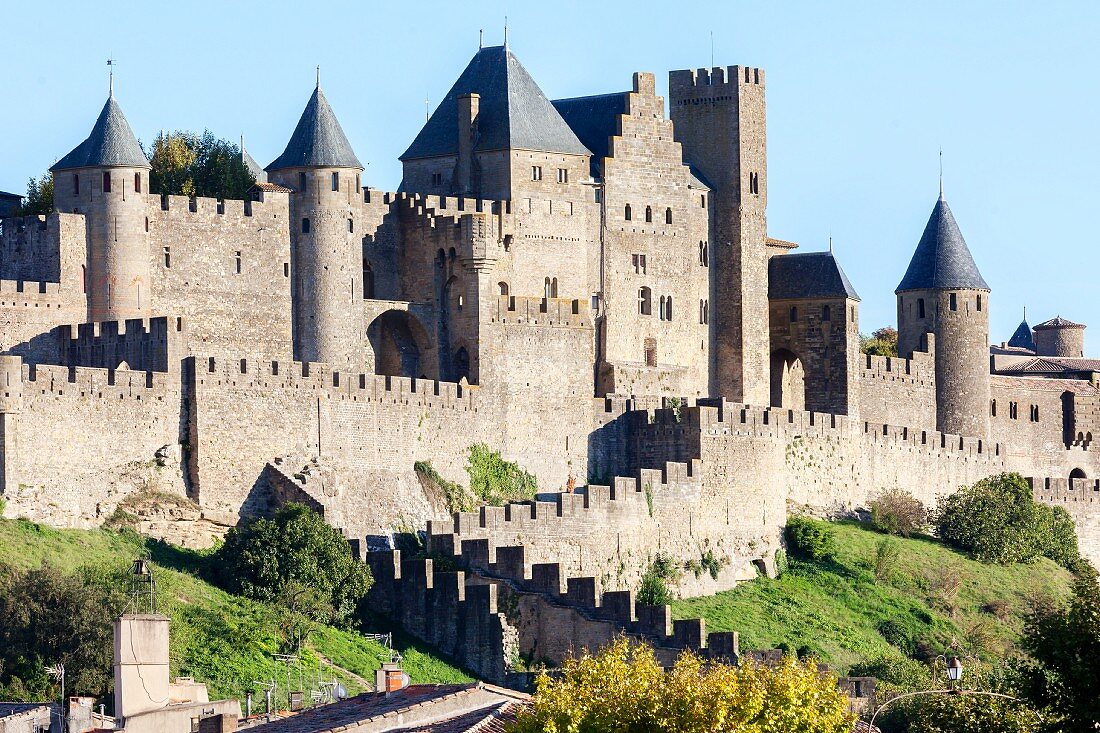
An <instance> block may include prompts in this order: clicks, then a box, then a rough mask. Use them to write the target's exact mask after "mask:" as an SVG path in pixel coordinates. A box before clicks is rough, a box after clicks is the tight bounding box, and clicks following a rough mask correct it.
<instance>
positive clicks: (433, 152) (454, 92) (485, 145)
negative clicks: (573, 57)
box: [401, 46, 589, 160]
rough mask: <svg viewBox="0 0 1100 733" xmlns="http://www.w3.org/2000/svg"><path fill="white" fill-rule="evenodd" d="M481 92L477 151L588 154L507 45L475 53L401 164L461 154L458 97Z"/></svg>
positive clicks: (406, 152)
mask: <svg viewBox="0 0 1100 733" xmlns="http://www.w3.org/2000/svg"><path fill="white" fill-rule="evenodd" d="M473 93H477V94H479V95H480V96H481V99H480V100H479V103H478V137H477V141H476V142H475V143H474V150H506V149H518V150H539V151H543V152H549V153H570V154H574V155H588V154H589V150H588V149H587V148H586V147H585V146H584V145H583V144H582V143H581V141H580V140H578V139H577V136H576V134H574V132H573V130H571V129H570V127H569V125H567V124H566V123H565V120H563V119H562V118H561V115H560V114H558V112H557V110H555V109H554V105H552V104H551V103H550V100H549V99H547V98H546V95H545V94H543V93H542V90H541V89H539V86H538V84H536V83H535V80H534V79H532V78H531V75H530V74H528V73H527V69H525V68H523V64H521V63H520V62H519V59H517V58H516V56H515V54H513V53H512V52H511V51H510V50H509V49H508V48H507V47H506V46H491V47H487V48H483V49H481V50H479V51H478V52H477V54H476V55H475V56H474V58H473V59H472V60H471V61H470V63H469V65H468V66H467V67H466V69H465V71H463V72H462V74H461V75H460V76H459V77H458V80H457V81H456V82H455V83H454V86H452V87H451V90H450V91H449V92H447V96H446V97H445V98H444V99H443V101H442V102H440V103H439V106H438V107H437V108H436V110H435V113H434V114H432V116H431V118H430V119H429V120H428V122H427V123H426V124H425V125H424V127H423V128H422V129H421V130H420V134H419V135H417V136H416V139H415V140H413V142H412V145H410V146H409V149H408V150H406V151H405V153H404V154H403V155H402V156H401V160H413V159H416V158H432V157H436V156H441V155H457V154H458V98H459V97H460V96H462V95H463V94H473Z"/></svg>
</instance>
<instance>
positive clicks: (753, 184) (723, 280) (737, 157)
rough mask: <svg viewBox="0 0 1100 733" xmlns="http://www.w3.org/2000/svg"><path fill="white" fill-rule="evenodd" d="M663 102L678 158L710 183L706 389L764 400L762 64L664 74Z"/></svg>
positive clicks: (765, 226)
mask: <svg viewBox="0 0 1100 733" xmlns="http://www.w3.org/2000/svg"><path fill="white" fill-rule="evenodd" d="M669 98H670V101H669V106H670V111H671V117H672V122H673V125H674V131H675V136H676V140H677V141H679V143H680V144H681V145H682V146H683V150H684V159H685V161H686V162H687V163H688V164H689V165H691V166H692V167H694V168H695V169H696V170H698V171H699V172H700V173H701V174H702V175H703V177H704V178H706V180H707V183H709V184H710V185H711V186H712V187H713V193H712V195H711V201H710V202H709V203H710V207H711V217H712V218H711V221H712V222H713V227H714V237H713V239H712V246H711V268H712V282H713V283H714V285H713V287H714V303H715V308H714V309H713V310H712V313H713V316H714V321H715V326H714V329H715V330H714V333H715V344H714V346H715V349H714V377H713V382H714V383H713V385H712V390H711V392H712V393H713V394H719V395H722V396H724V397H727V398H729V399H732V400H740V401H743V402H747V403H751V404H755V405H767V404H768V401H769V393H770V380H769V376H768V372H769V356H770V354H769V351H770V349H769V344H768V286H767V282H768V258H767V254H766V249H765V240H766V239H767V231H768V224H767V213H766V212H767V206H768V169H767V135H766V130H765V100H764V70H763V69H757V68H750V67H745V66H730V67H728V68H722V67H715V68H713V69H700V70H698V71H690V70H688V71H673V72H670V73H669Z"/></svg>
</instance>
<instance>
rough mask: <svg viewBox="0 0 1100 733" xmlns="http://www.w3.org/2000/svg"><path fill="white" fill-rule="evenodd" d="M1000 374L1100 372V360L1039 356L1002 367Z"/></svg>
mask: <svg viewBox="0 0 1100 733" xmlns="http://www.w3.org/2000/svg"><path fill="white" fill-rule="evenodd" d="M998 371H999V372H1002V373H1004V372H1010V373H1014V374H1015V373H1020V372H1022V373H1024V374H1052V375H1055V374H1074V373H1077V372H1100V359H1078V358H1072V357H1065V356H1037V357H1035V358H1033V359H1021V360H1019V361H1013V362H1012V363H1010V364H1007V365H1005V366H1002V367H1000V368H999V369H998Z"/></svg>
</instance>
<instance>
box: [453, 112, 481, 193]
mask: <svg viewBox="0 0 1100 733" xmlns="http://www.w3.org/2000/svg"><path fill="white" fill-rule="evenodd" d="M480 106H481V95H479V94H472V93H471V94H463V95H462V96H460V97H459V98H458V163H457V164H455V186H454V188H455V193H457V194H458V195H460V196H465V195H469V194H472V193H474V191H473V169H474V141H475V140H477V114H478V108H479V107H480Z"/></svg>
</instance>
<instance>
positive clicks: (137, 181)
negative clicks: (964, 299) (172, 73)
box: [134, 173, 982, 310]
mask: <svg viewBox="0 0 1100 733" xmlns="http://www.w3.org/2000/svg"><path fill="white" fill-rule="evenodd" d="M134 193H141V173H135V174H134ZM978 297H979V298H981V297H982V296H980V295H979V296H978ZM978 310H981V308H979V309H978Z"/></svg>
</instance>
